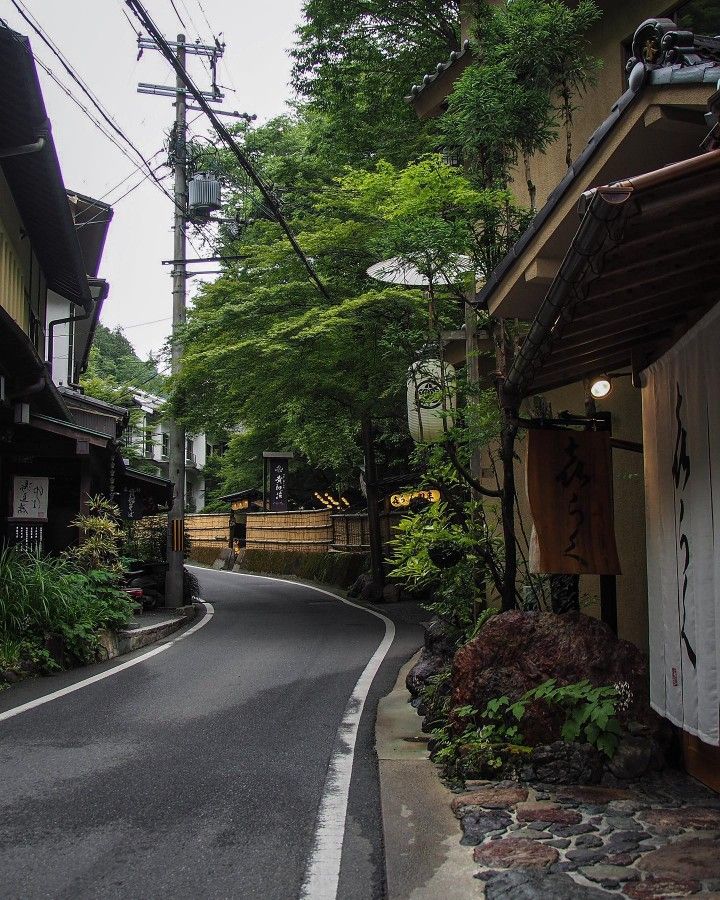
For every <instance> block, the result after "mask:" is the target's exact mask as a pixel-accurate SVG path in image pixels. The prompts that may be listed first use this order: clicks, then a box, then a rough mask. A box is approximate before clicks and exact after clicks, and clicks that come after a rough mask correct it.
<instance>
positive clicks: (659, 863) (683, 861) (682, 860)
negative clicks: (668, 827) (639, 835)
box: [635, 837, 720, 881]
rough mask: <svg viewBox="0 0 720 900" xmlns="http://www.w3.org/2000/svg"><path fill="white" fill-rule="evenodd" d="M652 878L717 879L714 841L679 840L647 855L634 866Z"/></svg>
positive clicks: (718, 855) (718, 858)
mask: <svg viewBox="0 0 720 900" xmlns="http://www.w3.org/2000/svg"><path fill="white" fill-rule="evenodd" d="M635 865H636V866H637V868H638V869H642V870H643V871H644V872H649V873H650V874H651V875H652V876H653V877H660V878H672V879H692V880H695V881H704V880H705V879H716V878H720V853H719V852H718V842H717V841H716V840H715V839H714V838H696V837H692V838H682V839H681V840H678V841H675V842H674V843H672V844H665V845H664V846H663V847H660V848H659V849H658V850H653V851H652V852H651V853H646V854H645V856H643V857H642V858H641V859H639V860H638V861H637V863H636V864H635Z"/></svg>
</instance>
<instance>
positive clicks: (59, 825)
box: [0, 570, 422, 900]
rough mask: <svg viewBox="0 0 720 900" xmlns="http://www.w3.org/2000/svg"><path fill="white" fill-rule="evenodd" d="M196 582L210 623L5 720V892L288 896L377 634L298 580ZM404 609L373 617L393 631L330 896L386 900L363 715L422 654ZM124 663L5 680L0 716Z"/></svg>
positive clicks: (362, 743)
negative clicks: (388, 621)
mask: <svg viewBox="0 0 720 900" xmlns="http://www.w3.org/2000/svg"><path fill="white" fill-rule="evenodd" d="M197 574H198V575H199V577H200V582H201V586H202V596H203V599H205V600H208V601H210V602H211V603H212V604H213V606H214V608H215V614H214V616H213V618H212V619H211V620H210V621H209V622H208V624H207V626H206V627H204V628H202V629H200V630H198V631H197V632H195V633H194V634H192V635H189V636H188V637H187V638H186V639H184V640H181V641H179V642H177V643H176V644H173V645H172V646H171V647H170V648H169V649H167V650H165V651H164V652H161V653H159V654H157V655H155V656H153V657H151V658H149V659H145V660H143V661H142V662H140V663H138V664H137V665H135V666H133V667H131V668H126V669H125V670H123V671H120V672H118V673H117V674H115V675H112V676H111V677H108V678H105V679H104V680H101V681H97V682H95V683H94V684H91V685H88V686H86V687H84V688H82V689H80V690H77V691H75V692H74V693H70V694H67V695H66V696H63V697H61V698H59V699H56V700H52V701H50V702H48V703H46V704H44V705H41V706H38V707H36V708H33V709H29V710H28V711H26V712H23V713H21V714H19V715H17V716H15V717H13V718H9V719H7V720H5V721H2V722H0V773H1V775H0V897H1V898H23V900H31V898H39V897H52V898H67V900H70V898H72V900H76V898H88V897H102V898H120V897H122V898H160V897H173V898H206V897H208V898H221V897H226V898H264V900H276V898H277V900H291V898H296V897H298V895H299V892H300V889H301V885H302V882H303V877H304V875H305V870H306V867H307V864H308V860H309V858H310V856H311V853H312V852H313V838H314V832H315V819H316V815H317V811H318V807H319V805H320V802H321V798H322V796H323V790H324V784H325V777H326V772H327V769H328V763H329V760H330V755H331V751H332V748H333V744H334V742H335V740H336V735H337V729H338V725H339V723H340V722H341V721H342V718H343V714H344V712H345V708H346V706H347V703H348V698H349V697H350V695H351V693H352V691H353V688H354V686H355V684H356V682H357V680H358V677H359V676H360V674H361V672H362V671H363V670H364V668H365V666H366V664H367V662H368V660H369V659H370V658H371V657H372V655H373V653H374V652H375V650H376V648H377V646H378V645H379V643H380V642H381V640H382V638H383V635H384V629H385V626H384V623H383V622H382V621H381V620H380V619H378V618H376V617H374V616H372V615H369V614H368V613H367V612H365V611H363V610H359V609H356V608H353V607H350V606H347V605H345V604H343V603H341V602H339V601H337V600H334V599H332V598H330V597H328V596H324V595H322V594H319V593H317V592H316V591H313V590H311V589H309V588H307V587H304V586H303V585H299V584H288V583H280V582H277V581H272V580H268V579H261V578H252V577H246V576H240V575H233V574H231V573H224V572H214V571H207V570H203V571H202V572H200V571H198V572H197ZM404 607H405V605H404V604H400V605H397V606H392V607H383V609H382V611H383V613H384V614H386V615H387V614H388V610H389V611H390V615H391V616H392V618H393V619H395V620H396V621H397V633H396V639H395V642H394V644H393V646H392V647H391V649H390V652H389V653H388V655H387V657H386V658H385V661H384V663H383V664H382V666H381V668H380V670H379V672H378V674H377V676H376V677H375V679H374V681H373V684H372V688H371V691H370V694H369V696H368V700H367V703H366V706H365V711H364V713H363V717H362V719H361V722H360V728H359V732H358V739H357V744H356V749H355V761H354V767H353V775H352V782H351V789H350V795H349V803H348V811H347V820H346V829H345V840H344V845H343V854H342V864H341V869H340V879H339V887H338V892H337V897H338V898H339V900H376V898H382V897H383V896H384V862H383V851H382V831H381V822H380V805H379V796H378V780H377V762H376V758H375V754H374V750H373V745H374V719H375V710H376V705H377V700H378V699H379V698H380V697H381V696H383V695H384V694H386V693H387V692H388V691H389V690H390V688H391V687H392V684H393V681H394V679H395V677H396V674H397V671H398V669H399V667H400V665H401V664H402V662H403V661H404V660H405V659H407V658H408V657H409V656H410V655H411V653H412V652H413V651H414V650H415V648H416V647H417V646H418V645H419V643H420V638H421V633H420V629H419V627H418V626H417V624H415V622H417V620H418V619H419V618H422V616H418V615H417V613H413V611H412V610H410V609H409V608H408V607H405V608H404ZM403 619H405V620H406V621H403ZM413 620H414V621H413ZM140 653H142V651H140ZM137 655H139V654H136V656H137ZM127 658H128V657H124V658H123V661H124V660H126V659H127ZM117 662H118V661H114V662H113V663H106V664H103V665H102V666H95V667H91V668H90V669H83V670H81V671H75V672H72V673H63V674H62V675H59V676H55V677H53V678H49V679H40V680H37V681H34V682H32V683H28V684H22V685H18V686H16V687H13V688H11V689H10V690H8V691H5V692H3V693H2V694H0V712H2V711H3V710H7V709H10V708H12V707H15V706H17V705H19V704H21V703H25V702H27V701H29V700H32V699H34V698H35V697H38V696H40V695H42V694H47V693H49V692H50V691H54V690H57V689H58V688H61V687H64V686H65V685H68V684H71V683H73V682H77V681H79V680H81V679H83V678H86V677H87V676H88V675H90V674H93V673H95V672H100V671H104V670H107V669H108V668H113V667H114V665H116V663H117Z"/></svg>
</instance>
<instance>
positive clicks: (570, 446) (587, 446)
mask: <svg viewBox="0 0 720 900" xmlns="http://www.w3.org/2000/svg"><path fill="white" fill-rule="evenodd" d="M610 454H611V450H610V435H609V434H608V432H607V431H573V430H572V429H568V428H547V429H531V430H530V431H529V433H528V447H527V491H528V500H529V503H530V512H531V514H532V518H533V523H534V530H535V538H536V540H534V541H533V545H534V546H533V547H532V548H531V559H530V565H531V571H533V572H538V573H549V574H554V575H617V574H619V573H620V562H619V560H618V554H617V547H616V545H615V525H614V517H613V500H612V461H611V455H610Z"/></svg>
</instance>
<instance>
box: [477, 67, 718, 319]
mask: <svg viewBox="0 0 720 900" xmlns="http://www.w3.org/2000/svg"><path fill="white" fill-rule="evenodd" d="M718 78H720V65H717V64H716V63H715V62H713V61H708V62H705V63H702V64H700V65H695V66H690V67H685V68H681V67H679V66H669V67H666V68H662V69H657V70H655V71H651V72H648V73H647V78H646V79H645V81H644V83H643V84H641V85H638V86H636V87H635V88H629V89H628V90H627V91H626V92H625V94H623V96H622V97H621V98H620V99H619V100H618V102H617V103H616V104H615V105H614V106H613V109H612V111H611V113H610V115H609V116H608V118H607V119H606V120H605V121H604V122H603V123H602V124H601V125H600V127H599V128H598V129H597V130H596V131H595V132H594V134H593V135H592V137H591V138H590V140H589V141H588V144H587V146H586V147H585V149H584V150H583V152H582V153H581V154H580V156H579V157H578V159H577V160H576V161H575V162H574V163H573V165H572V166H571V167H570V168H569V169H568V171H567V173H566V174H565V176H564V178H563V179H562V180H561V182H560V183H559V184H558V186H557V187H556V188H555V190H554V191H553V192H552V194H551V195H550V197H549V198H548V200H547V203H546V204H545V205H544V206H543V208H542V209H541V210H539V211H538V213H537V215H536V216H535V218H534V220H533V222H532V224H531V225H530V227H529V228H528V229H527V230H526V232H525V233H524V234H523V236H522V237H521V238H520V240H519V241H518V242H517V243H516V244H515V246H514V247H513V248H512V250H511V251H510V253H509V254H508V255H507V256H506V257H505V259H504V260H503V261H502V262H501V263H500V265H499V266H498V267H497V268H496V269H495V271H494V272H493V273H492V274H491V275H490V277H489V278H488V280H487V283H486V285H485V286H484V288H483V289H482V290H481V291H480V292H479V293H478V295H477V298H476V299H477V302H478V304H479V305H481V306H487V308H488V309H489V311H490V312H491V313H492V314H493V315H496V316H499V317H502V318H519V319H524V320H529V319H532V318H533V316H534V315H535V313H536V311H537V309H538V307H539V305H540V303H541V302H542V300H543V297H544V295H545V293H546V291H547V289H548V286H549V285H550V284H551V282H552V280H553V278H554V276H555V274H556V273H557V270H558V268H559V265H560V262H561V260H562V258H563V257H564V255H565V251H566V249H567V247H568V245H569V244H570V241H571V240H572V238H573V235H574V233H575V231H576V230H577V226H578V217H577V212H576V208H577V203H578V201H579V199H580V197H581V196H582V194H583V193H584V192H585V191H586V190H588V189H589V188H591V187H592V186H593V185H598V184H607V183H609V182H612V181H614V180H617V179H620V178H625V177H628V175H629V174H636V175H638V174H641V173H642V172H646V171H648V170H652V169H659V168H661V167H663V166H666V165H669V164H672V163H674V162H677V161H678V160H681V159H685V158H687V157H689V156H692V155H693V154H694V153H697V152H698V148H699V145H700V143H701V142H702V140H703V138H704V136H705V135H706V134H707V125H706V123H705V119H704V113H705V111H706V110H707V102H708V99H709V96H710V94H711V93H712V91H713V89H714V88H715V87H716V86H717V82H718Z"/></svg>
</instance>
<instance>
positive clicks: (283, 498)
mask: <svg viewBox="0 0 720 900" xmlns="http://www.w3.org/2000/svg"><path fill="white" fill-rule="evenodd" d="M269 469H270V511H271V512H284V511H285V510H287V508H288V502H287V480H288V460H287V459H273V460H270V465H269Z"/></svg>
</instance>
